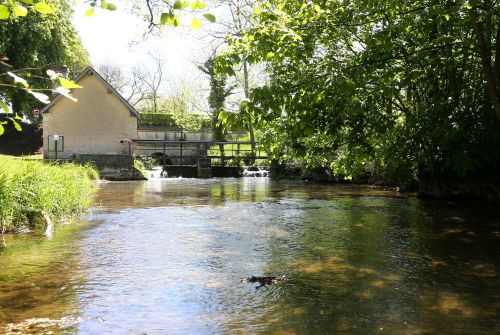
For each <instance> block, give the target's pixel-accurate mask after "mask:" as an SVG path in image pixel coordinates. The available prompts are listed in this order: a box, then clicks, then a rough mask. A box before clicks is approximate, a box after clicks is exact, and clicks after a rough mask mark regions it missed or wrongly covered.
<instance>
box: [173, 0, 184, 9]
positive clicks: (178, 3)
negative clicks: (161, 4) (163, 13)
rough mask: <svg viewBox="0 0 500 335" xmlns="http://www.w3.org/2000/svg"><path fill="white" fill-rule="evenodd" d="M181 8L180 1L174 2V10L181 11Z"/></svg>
mask: <svg viewBox="0 0 500 335" xmlns="http://www.w3.org/2000/svg"><path fill="white" fill-rule="evenodd" d="M181 7H182V2H181V1H180V0H177V1H175V2H174V9H181Z"/></svg>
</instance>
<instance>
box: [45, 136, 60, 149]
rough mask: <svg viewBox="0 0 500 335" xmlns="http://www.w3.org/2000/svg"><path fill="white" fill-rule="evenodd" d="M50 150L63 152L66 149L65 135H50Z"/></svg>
mask: <svg viewBox="0 0 500 335" xmlns="http://www.w3.org/2000/svg"><path fill="white" fill-rule="evenodd" d="M47 147H48V149H49V152H62V151H64V136H61V135H49V143H48V146H47Z"/></svg>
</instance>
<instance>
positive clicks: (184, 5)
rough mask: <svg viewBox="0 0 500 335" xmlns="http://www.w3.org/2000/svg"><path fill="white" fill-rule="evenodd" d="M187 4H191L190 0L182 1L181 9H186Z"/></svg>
mask: <svg viewBox="0 0 500 335" xmlns="http://www.w3.org/2000/svg"><path fill="white" fill-rule="evenodd" d="M187 6H189V1H184V2H183V3H182V6H181V9H184V8H186V7H187Z"/></svg>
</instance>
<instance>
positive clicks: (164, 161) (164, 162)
mask: <svg viewBox="0 0 500 335" xmlns="http://www.w3.org/2000/svg"><path fill="white" fill-rule="evenodd" d="M165 155H166V152H165V142H163V170H165V165H167V164H166V163H167V158H166V157H165Z"/></svg>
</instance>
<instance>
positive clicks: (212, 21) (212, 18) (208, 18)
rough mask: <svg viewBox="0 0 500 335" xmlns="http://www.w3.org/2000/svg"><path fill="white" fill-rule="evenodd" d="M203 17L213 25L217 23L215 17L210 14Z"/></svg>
mask: <svg viewBox="0 0 500 335" xmlns="http://www.w3.org/2000/svg"><path fill="white" fill-rule="evenodd" d="M203 16H204V17H205V19H207V20H208V21H210V22H211V23H215V16H214V15H212V14H210V13H206V14H203Z"/></svg>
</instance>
